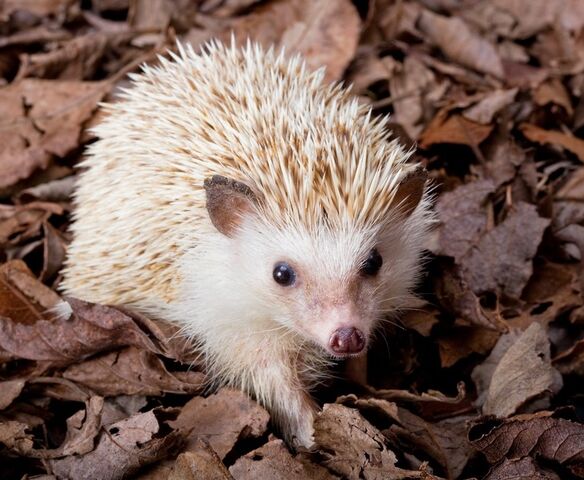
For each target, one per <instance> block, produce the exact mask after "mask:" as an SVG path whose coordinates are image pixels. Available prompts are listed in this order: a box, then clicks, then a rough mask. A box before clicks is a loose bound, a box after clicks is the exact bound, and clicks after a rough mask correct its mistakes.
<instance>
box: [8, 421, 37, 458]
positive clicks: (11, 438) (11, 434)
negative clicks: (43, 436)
mask: <svg viewBox="0 0 584 480" xmlns="http://www.w3.org/2000/svg"><path fill="white" fill-rule="evenodd" d="M28 429H29V426H28V425H26V424H25V423H21V422H16V421H11V420H9V421H3V420H0V444H2V445H4V446H5V447H7V448H9V449H10V450H13V451H15V452H18V453H19V454H20V455H28V454H29V453H30V452H31V451H32V450H33V446H34V443H33V438H32V435H31V434H29V433H27V432H26V431H27V430H28Z"/></svg>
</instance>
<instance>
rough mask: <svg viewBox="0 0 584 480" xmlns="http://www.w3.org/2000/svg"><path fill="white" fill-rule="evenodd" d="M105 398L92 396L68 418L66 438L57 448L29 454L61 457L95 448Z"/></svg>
mask: <svg viewBox="0 0 584 480" xmlns="http://www.w3.org/2000/svg"><path fill="white" fill-rule="evenodd" d="M102 409H103V398H101V397H98V396H92V397H91V398H89V400H88V401H87V402H86V404H85V410H79V411H78V412H77V413H75V414H73V415H72V416H70V417H69V418H68V419H67V435H66V437H65V440H64V441H63V443H62V444H61V446H59V447H58V448H55V449H51V450H48V449H38V450H35V451H33V452H31V453H30V454H29V455H31V456H33V457H40V458H59V457H65V456H68V455H84V454H86V453H89V452H91V451H92V450H93V448H94V439H95V437H96V436H97V434H98V433H99V431H100V429H101V412H102Z"/></svg>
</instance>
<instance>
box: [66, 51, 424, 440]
mask: <svg viewBox="0 0 584 480" xmlns="http://www.w3.org/2000/svg"><path fill="white" fill-rule="evenodd" d="M130 77H131V78H130V81H131V86H130V87H128V88H126V89H122V90H121V92H120V94H119V98H117V99H116V101H115V102H112V103H110V104H105V105H102V108H103V109H104V113H105V115H104V118H103V119H102V121H101V123H100V124H98V125H97V126H96V127H95V128H94V130H93V131H94V133H95V136H96V141H95V142H94V143H92V144H91V145H89V147H88V149H87V152H86V156H85V157H84V159H83V160H82V162H81V163H80V167H81V168H80V173H79V178H78V183H77V186H76V192H75V195H74V213H73V222H72V226H71V231H72V243H71V244H70V246H69V248H68V255H67V260H66V263H65V267H64V270H63V281H62V285H61V289H62V291H63V292H64V293H65V294H66V295H70V296H74V297H77V298H81V299H84V300H87V301H91V302H95V303H101V304H114V305H124V306H127V307H130V308H133V309H135V310H137V311H139V312H141V313H143V314H145V315H148V316H151V317H152V318H157V319H163V320H165V321H169V322H173V323H175V324H177V325H178V326H179V327H180V331H181V332H182V334H184V336H185V337H187V338H188V340H189V341H191V342H192V345H193V346H194V347H196V348H197V349H198V351H200V352H201V354H202V355H203V358H204V368H205V371H206V373H207V375H208V377H209V379H210V384H211V385H212V386H213V387H219V386H230V387H233V388H238V389H242V390H243V391H245V392H247V393H248V394H249V395H251V396H252V397H253V398H255V399H256V400H257V401H258V402H260V403H261V404H262V405H263V406H265V407H266V408H267V409H268V411H269V412H270V414H271V418H272V421H273V423H274V425H275V427H276V428H277V429H278V430H279V431H281V432H282V435H283V436H284V438H285V439H286V440H287V441H288V442H289V444H290V445H291V446H293V447H297V448H299V447H311V446H312V445H313V433H314V430H313V420H314V418H315V415H316V414H317V413H318V405H317V403H316V402H315V401H314V400H313V398H312V396H311V392H312V391H313V390H314V387H315V385H317V384H319V383H320V382H321V381H322V380H323V379H324V378H326V376H327V372H328V371H330V370H329V369H330V367H331V365H332V364H334V363H335V362H337V361H340V360H343V359H347V358H349V357H353V356H356V355H360V354H363V352H365V351H366V350H367V346H368V344H370V343H371V339H372V337H373V335H374V333H375V331H376V329H377V327H378V326H379V325H382V324H383V321H384V319H388V318H391V316H392V315H395V314H396V312H399V311H401V310H402V309H404V308H407V307H408V305H410V304H411V302H412V299H413V298H414V297H413V293H412V290H413V287H414V286H415V282H416V279H417V277H418V276H419V272H420V268H421V267H420V264H421V259H422V258H423V252H424V243H425V240H426V238H427V236H428V232H429V229H430V225H431V223H432V215H431V213H430V211H431V209H430V203H431V201H430V197H431V194H430V193H429V191H428V186H427V183H428V182H427V178H426V177H427V174H426V171H425V169H424V168H423V167H422V166H421V165H419V164H417V163H415V162H413V161H412V151H411V150H408V149H405V148H404V147H402V146H401V145H400V144H399V143H398V141H397V140H396V139H394V138H392V136H391V132H390V129H389V125H388V118H387V117H375V116H373V115H372V112H371V109H370V108H369V107H367V106H365V105H364V104H363V102H359V101H358V100H357V99H356V97H354V96H353V95H352V94H351V92H350V88H346V87H344V86H343V85H342V84H340V83H334V84H327V83H325V82H324V71H323V69H320V70H317V71H312V70H309V69H308V67H307V66H306V64H305V62H304V61H303V59H302V58H301V57H300V56H298V55H297V56H290V55H287V54H286V52H284V51H278V50H276V49H275V48H273V47H272V48H269V49H265V48H263V47H261V46H259V45H257V44H254V43H252V42H248V43H247V44H246V45H245V46H237V45H235V43H234V42H232V43H231V45H229V44H222V43H219V42H213V43H210V44H208V45H206V46H205V48H203V49H202V50H201V51H199V52H195V51H194V50H193V49H192V48H191V47H190V46H189V47H184V46H182V45H180V44H179V45H178V49H177V53H172V52H171V53H170V54H169V57H168V58H160V59H159V62H158V63H157V64H156V65H154V66H152V65H151V66H147V65H146V66H143V67H142V70H141V71H140V72H139V73H137V74H132V75H131V76H130Z"/></svg>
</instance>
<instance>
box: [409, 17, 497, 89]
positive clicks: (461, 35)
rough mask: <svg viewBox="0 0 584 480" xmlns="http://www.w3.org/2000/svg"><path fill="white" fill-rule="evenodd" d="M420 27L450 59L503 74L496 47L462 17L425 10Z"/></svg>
mask: <svg viewBox="0 0 584 480" xmlns="http://www.w3.org/2000/svg"><path fill="white" fill-rule="evenodd" d="M418 26H419V28H420V30H422V32H424V33H425V34H426V35H428V36H429V38H430V39H431V41H432V42H434V43H435V44H436V45H437V46H438V47H439V48H440V49H441V50H442V51H443V52H444V54H445V55H446V56H447V57H448V58H449V59H450V60H452V61H454V62H457V63H460V64H461V65H464V66H465V67H469V68H472V69H474V70H476V71H478V72H482V73H487V74H489V75H493V76H494V77H497V78H502V77H503V64H502V62H501V59H500V58H499V54H498V53H497V50H496V49H495V47H494V46H493V45H492V44H491V43H490V42H488V41H487V40H485V39H484V38H482V37H480V36H479V35H477V34H476V33H475V32H473V31H472V30H471V29H470V28H469V27H468V25H467V24H466V23H465V22H464V20H462V19H461V18H458V17H444V16H442V15H437V14H434V13H432V12H430V11H429V10H424V11H423V12H422V14H421V15H420V18H419V20H418Z"/></svg>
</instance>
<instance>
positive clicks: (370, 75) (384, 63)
mask: <svg viewBox="0 0 584 480" xmlns="http://www.w3.org/2000/svg"><path fill="white" fill-rule="evenodd" d="M396 66H397V62H395V61H394V60H393V58H391V57H383V58H379V56H378V55H377V51H375V50H369V49H368V50H366V51H363V52H361V53H360V54H359V52H358V53H357V56H356V57H355V59H354V61H353V63H351V66H350V68H349V70H348V72H347V74H346V75H345V79H346V81H347V82H348V83H349V84H352V85H353V91H354V92H355V93H362V92H364V91H366V90H367V88H368V87H369V86H370V85H372V84H374V83H377V82H380V81H383V80H385V81H387V80H388V79H390V78H391V77H392V76H393V73H394V70H395V69H396Z"/></svg>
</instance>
